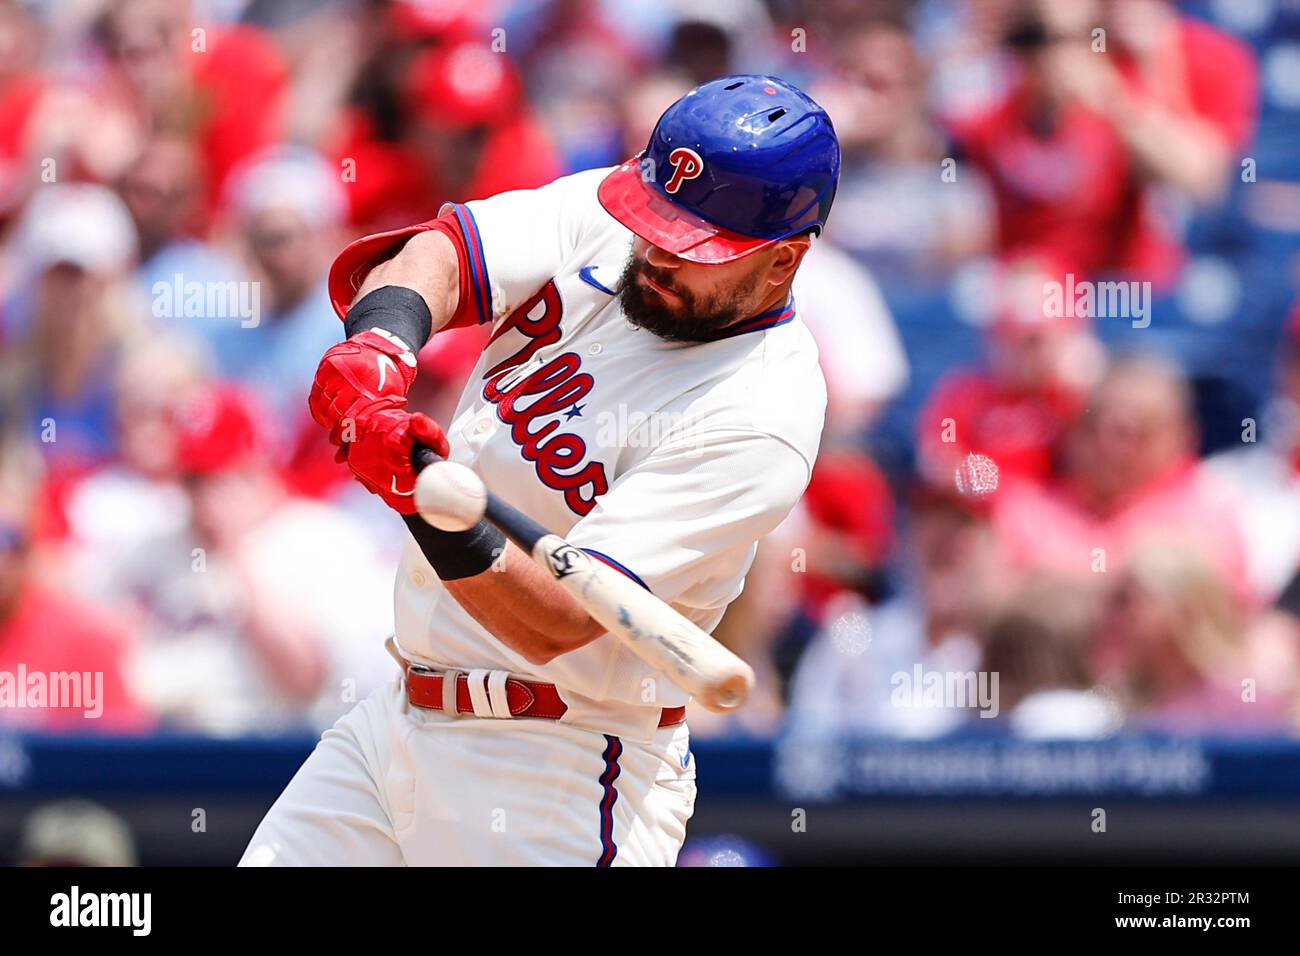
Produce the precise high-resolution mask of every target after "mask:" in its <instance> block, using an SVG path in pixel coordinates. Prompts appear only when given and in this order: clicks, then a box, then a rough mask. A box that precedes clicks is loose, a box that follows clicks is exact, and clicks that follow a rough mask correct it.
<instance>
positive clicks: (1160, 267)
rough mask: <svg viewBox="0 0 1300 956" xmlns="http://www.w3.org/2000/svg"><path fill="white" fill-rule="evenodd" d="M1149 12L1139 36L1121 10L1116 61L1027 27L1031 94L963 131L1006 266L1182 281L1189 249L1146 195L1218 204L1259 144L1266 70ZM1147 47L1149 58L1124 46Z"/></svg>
mask: <svg viewBox="0 0 1300 956" xmlns="http://www.w3.org/2000/svg"><path fill="white" fill-rule="evenodd" d="M1133 6H1134V7H1136V6H1138V4H1136V3H1135V4H1133ZM1142 7H1143V11H1144V12H1143V14H1142V16H1143V17H1144V18H1147V19H1144V20H1143V21H1142V23H1141V24H1139V25H1137V26H1134V25H1133V24H1130V23H1128V22H1127V21H1128V20H1130V19H1132V17H1131V15H1130V14H1129V13H1128V12H1126V11H1125V10H1124V9H1123V5H1112V6H1111V7H1110V8H1109V10H1110V13H1109V18H1108V20H1107V27H1108V29H1109V30H1110V34H1109V35H1110V36H1111V42H1112V44H1113V47H1114V49H1113V51H1112V52H1109V53H1107V52H1104V51H1096V50H1094V49H1092V48H1090V46H1089V40H1088V38H1086V37H1084V38H1066V37H1052V36H1050V35H1049V34H1048V33H1047V32H1046V30H1045V29H1044V28H1043V27H1042V26H1041V25H1037V24H1034V23H1032V21H1031V22H1029V23H1027V24H1025V25H1022V27H1021V29H1020V31H1019V32H1018V33H1017V34H1016V35H1015V36H1014V37H1013V38H1012V39H1011V43H1012V46H1013V48H1015V49H1016V50H1017V52H1018V53H1019V54H1020V59H1019V63H1020V66H1021V75H1020V78H1019V81H1018V82H1017V83H1016V84H1015V85H1014V86H1013V87H1012V88H1011V90H1010V91H1009V92H1008V94H1007V96H1006V97H1005V99H1004V100H1003V101H1002V102H1001V103H1000V104H999V105H997V106H996V107H994V108H992V109H991V110H989V111H988V112H987V113H985V114H984V115H981V116H977V117H975V118H974V119H972V120H969V121H963V122H960V123H957V124H955V127H954V130H953V132H954V135H955V136H956V138H957V140H958V141H959V142H960V143H961V145H962V146H963V147H964V148H965V150H966V152H967V154H968V155H969V157H970V158H971V160H972V161H974V162H975V163H976V164H978V165H979V166H981V167H982V168H983V169H985V170H986V171H987V173H988V175H989V177H990V179H991V181H992V184H993V187H994V192H995V196H996V202H997V207H998V242H999V246H1000V248H1001V250H1002V252H1003V253H1017V252H1024V251H1031V252H1033V251H1037V252H1049V253H1050V254H1051V255H1052V256H1054V257H1055V258H1056V259H1058V260H1060V261H1061V262H1062V263H1063V264H1064V266H1065V268H1066V270H1067V271H1072V272H1074V273H1076V274H1078V275H1080V276H1092V275H1095V274H1097V273H1099V272H1109V271H1118V272H1124V273H1130V274H1140V275H1141V276H1142V278H1144V279H1150V280H1151V281H1152V282H1154V283H1155V284H1156V285H1157V286H1162V285H1167V284H1168V283H1169V282H1170V281H1171V280H1172V279H1173V277H1174V275H1175V274H1176V270H1177V267H1178V265H1179V262H1180V260H1181V256H1182V250H1181V246H1180V243H1179V241H1178V239H1177V237H1176V236H1175V235H1174V229H1173V226H1172V224H1170V223H1167V222H1164V221H1162V217H1161V216H1160V215H1159V214H1158V213H1157V212H1156V206H1155V203H1153V202H1152V195H1151V193H1150V191H1149V189H1148V186H1149V185H1150V184H1153V183H1155V184H1160V183H1167V184H1170V185H1173V186H1175V187H1178V188H1179V189H1180V190H1181V191H1182V192H1183V193H1184V194H1185V195H1187V196H1189V197H1190V198H1192V199H1196V200H1200V201H1206V200H1210V199H1213V198H1216V196H1217V194H1218V193H1219V192H1220V191H1221V190H1222V188H1223V186H1224V184H1225V182H1226V180H1227V178H1228V175H1227V174H1228V171H1229V167H1230V165H1231V162H1232V156H1233V155H1235V151H1237V150H1240V148H1241V147H1242V146H1244V144H1245V143H1246V141H1247V140H1248V138H1249V137H1250V135H1251V132H1252V130H1253V125H1254V118H1255V112H1256V109H1257V107H1256V98H1257V92H1256V73H1255V65H1254V62H1253V60H1252V57H1251V54H1250V52H1249V50H1248V48H1247V47H1246V46H1245V45H1244V44H1242V43H1241V42H1239V41H1237V40H1235V39H1233V38H1232V37H1229V36H1228V35H1226V34H1224V33H1222V32H1220V31H1218V30H1216V29H1214V28H1213V27H1211V26H1209V25H1208V24H1206V23H1203V22H1199V21H1196V20H1192V19H1189V18H1182V17H1179V16H1178V15H1177V14H1176V12H1175V11H1173V10H1172V9H1168V8H1167V5H1165V4H1161V3H1149V2H1145V0H1144V3H1143V4H1142ZM1112 21H1113V22H1112ZM1138 37H1140V38H1141V48H1138V45H1137V43H1136V42H1134V43H1133V45H1129V44H1128V43H1126V42H1125V41H1126V40H1135V41H1136V39H1137V38H1138ZM1184 153H1187V154H1189V155H1192V156H1194V157H1196V161H1195V162H1194V163H1190V164H1189V163H1187V162H1183V159H1182V156H1183V154H1184ZM1178 162H1183V165H1184V167H1185V169H1181V170H1180V169H1179V168H1178V167H1177V163H1178Z"/></svg>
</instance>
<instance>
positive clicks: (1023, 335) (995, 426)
mask: <svg viewBox="0 0 1300 956" xmlns="http://www.w3.org/2000/svg"><path fill="white" fill-rule="evenodd" d="M1048 275H1049V273H1048V271H1047V270H1046V269H1045V268H1043V266H1042V265H1041V264H1040V263H1039V262H1037V261H1035V260H1028V259H1025V260H1021V261H1019V262H1013V263H1010V264H1008V265H1007V266H1006V267H1005V268H1004V269H1003V271H1002V276H1001V277H1000V279H999V280H998V284H999V286H1000V289H999V292H998V296H999V299H1000V302H999V305H998V306H997V307H996V308H995V310H994V312H995V315H994V319H993V322H992V324H991V325H990V326H989V328H988V331H987V339H986V340H987V343H988V346H987V348H988V359H987V363H986V365H985V367H983V368H956V369H953V370H951V371H950V372H948V373H947V374H946V375H945V376H944V377H943V378H942V379H940V381H939V382H938V384H937V385H936V386H935V389H934V393H933V394H932V395H931V396H930V398H929V400H928V401H927V402H926V405H925V407H924V409H922V411H921V414H920V417H919V424H918V430H917V437H916V447H917V467H918V470H919V471H920V473H921V474H922V476H923V477H924V478H925V479H926V480H927V481H930V482H932V483H934V484H936V485H950V484H951V483H952V481H953V475H954V473H955V472H956V470H957V468H958V467H959V466H960V465H961V464H962V462H963V461H965V460H966V458H967V456H968V455H971V454H976V455H982V456H984V457H986V458H988V459H990V460H991V461H992V462H993V464H994V465H995V466H996V468H997V474H998V478H999V481H1010V480H1016V479H1022V480H1028V481H1045V480H1047V479H1048V478H1049V477H1051V476H1052V474H1053V472H1054V471H1055V467H1056V458H1057V455H1058V453H1059V451H1060V449H1059V448H1058V444H1059V442H1060V439H1061V438H1062V436H1063V435H1064V433H1065V431H1066V429H1067V428H1068V427H1069V425H1070V424H1071V423H1072V422H1073V421H1074V419H1075V417H1076V416H1077V415H1078V414H1079V412H1080V411H1081V410H1082V409H1083V404H1084V401H1085V398H1086V395H1087V392H1088V390H1089V389H1090V388H1091V387H1092V386H1093V385H1094V384H1095V383H1096V378H1097V376H1098V375H1100V373H1101V366H1102V363H1103V357H1102V350H1101V346H1100V345H1099V344H1098V343H1097V341H1096V339H1095V338H1094V337H1093V335H1092V332H1091V330H1090V328H1089V326H1088V320H1087V319H1086V318H1076V317H1072V316H1071V317H1065V316H1056V317H1052V316H1048V315H1047V314H1046V312H1047V310H1046V309H1045V308H1044V297H1043V283H1044V282H1046V281H1047V277H1048Z"/></svg>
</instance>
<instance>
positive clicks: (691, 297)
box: [618, 253, 759, 342]
mask: <svg viewBox="0 0 1300 956" xmlns="http://www.w3.org/2000/svg"><path fill="white" fill-rule="evenodd" d="M637 276H647V277H648V278H650V279H652V280H654V282H655V283H656V284H658V285H661V286H663V287H664V288H665V289H668V290H669V291H670V292H676V293H677V294H678V295H679V296H680V297H681V298H679V299H676V300H674V301H672V302H670V301H669V300H667V299H665V298H664V297H663V296H661V295H660V294H659V293H657V292H655V291H654V289H651V288H650V287H648V286H646V285H643V284H642V283H640V282H638V281H637ZM758 282H759V270H757V269H755V270H754V271H753V272H751V273H750V274H749V275H748V276H747V277H746V278H745V280H744V281H743V282H741V283H740V284H739V285H737V286H733V287H732V288H730V289H727V290H725V291H723V292H719V293H716V294H714V295H710V296H698V295H696V294H695V293H693V292H691V290H689V289H683V288H681V286H678V285H676V284H674V283H673V280H672V275H671V274H668V275H665V274H664V273H662V272H660V271H659V270H657V269H654V268H653V267H651V266H650V265H649V263H647V262H646V261H645V260H644V259H638V258H637V256H636V254H635V253H633V254H632V255H630V256H628V260H627V265H625V266H624V267H623V275H622V276H621V277H620V279H619V292H618V301H619V305H621V306H622V307H623V314H624V316H626V317H627V320H628V321H629V322H631V323H632V324H633V325H635V326H637V327H638V328H642V329H645V330H646V331H647V332H653V333H654V334H655V335H657V336H659V337H660V338H661V339H667V340H668V341H670V342H711V341H712V340H714V339H716V338H717V337H718V333H719V332H720V331H722V330H723V329H725V328H727V327H728V326H731V325H735V324H736V323H737V322H740V321H743V320H744V319H747V318H749V317H750V315H749V311H750V310H749V306H748V303H749V302H750V301H751V300H752V298H753V294H754V290H755V289H756V288H757V287H758Z"/></svg>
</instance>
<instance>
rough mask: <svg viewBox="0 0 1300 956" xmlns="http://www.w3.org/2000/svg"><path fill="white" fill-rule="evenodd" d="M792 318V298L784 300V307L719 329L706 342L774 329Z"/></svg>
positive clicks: (781, 306)
mask: <svg viewBox="0 0 1300 956" xmlns="http://www.w3.org/2000/svg"><path fill="white" fill-rule="evenodd" d="M793 318H794V297H793V296H791V297H790V298H788V299H786V300H785V305H778V306H777V307H776V308H775V309H769V310H768V311H766V312H764V313H762V314H761V315H756V316H754V317H753V318H751V319H745V321H743V322H737V323H736V324H735V325H729V326H727V327H726V328H725V329H719V330H718V331H717V332H714V333H713V334H712V335H710V336H709V337H708V338H707V339H705V341H706V342H717V341H719V340H720V339H729V338H732V337H733V336H737V335H745V334H747V333H749V332H763V331H766V330H767V329H774V328H776V327H777V326H778V325H785V324H786V323H787V322H789V321H790V320H791V319H793Z"/></svg>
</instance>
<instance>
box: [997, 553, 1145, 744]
mask: <svg viewBox="0 0 1300 956" xmlns="http://www.w3.org/2000/svg"><path fill="white" fill-rule="evenodd" d="M1096 617H1097V613H1096V607H1095V602H1094V601H1093V600H1092V595H1091V593H1090V592H1084V591H1081V590H1080V589H1079V588H1078V587H1076V586H1075V585H1074V583H1073V582H1072V581H1070V580H1069V579H1064V580H1058V579H1054V578H1052V577H1050V576H1043V577H1037V578H1031V579H1029V580H1027V581H1026V582H1025V583H1024V585H1023V586H1022V587H1021V588H1019V589H1018V590H1017V591H1016V593H1015V594H1013V595H1012V596H1011V597H1010V598H1008V600H1007V602H1006V604H1005V605H1004V606H1003V607H1002V608H1000V609H999V610H998V612H997V614H996V615H995V616H994V618H993V620H992V621H991V622H990V624H989V627H988V631H987V633H985V635H984V637H983V641H982V643H983V645H984V661H983V663H982V664H981V669H982V670H984V671H986V672H989V673H994V674H997V675H998V693H999V707H1000V711H1001V716H1002V717H1003V719H1004V720H1005V721H1006V723H1007V724H1008V726H1009V727H1010V729H1011V732H1012V733H1014V734H1015V735H1016V736H1017V737H1023V738H1027V739H1033V740H1050V739H1055V740H1060V739H1089V738H1095V737H1102V736H1106V735H1109V734H1112V733H1114V732H1115V731H1117V730H1118V729H1119V727H1120V725H1121V724H1122V723H1123V714H1122V713H1121V711H1120V709H1119V707H1118V706H1117V705H1116V703H1115V702H1114V700H1112V699H1111V697H1110V696H1108V695H1107V694H1106V693H1104V692H1103V691H1102V690H1100V689H1099V688H1098V687H1097V686H1096V681H1095V678H1094V676H1093V673H1092V666H1093V661H1092V652H1091V651H1092V649H1091V639H1092V635H1093V633H1094V628H1095V627H1096Z"/></svg>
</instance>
